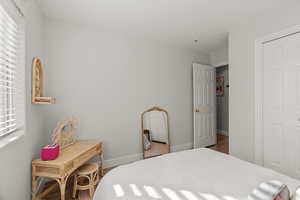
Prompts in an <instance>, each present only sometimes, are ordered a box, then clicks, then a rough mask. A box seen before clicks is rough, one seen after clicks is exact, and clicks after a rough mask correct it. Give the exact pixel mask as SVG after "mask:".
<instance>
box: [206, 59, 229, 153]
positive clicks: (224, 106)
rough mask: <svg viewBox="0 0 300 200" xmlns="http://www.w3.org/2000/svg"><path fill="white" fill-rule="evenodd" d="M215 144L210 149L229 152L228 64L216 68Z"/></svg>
mask: <svg viewBox="0 0 300 200" xmlns="http://www.w3.org/2000/svg"><path fill="white" fill-rule="evenodd" d="M216 116H217V119H216V126H217V128H216V129H217V131H216V133H217V144H216V145H214V146H212V147H210V148H211V149H214V150H217V151H220V152H223V153H227V154H228V153H229V132H228V130H229V128H228V127H229V73H228V65H223V66H220V67H217V68H216Z"/></svg>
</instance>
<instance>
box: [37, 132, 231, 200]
mask: <svg viewBox="0 0 300 200" xmlns="http://www.w3.org/2000/svg"><path fill="white" fill-rule="evenodd" d="M208 148H210V149H213V150H215V151H219V152H222V153H226V154H228V153H229V138H228V136H224V135H217V144H216V145H214V146H211V147H208ZM110 170H111V169H105V170H104V174H106V173H107V172H109V171H110ZM71 185H72V183H71V182H70V183H69V184H68V187H67V190H66V200H74V199H73V198H72V197H71V196H72V194H71V191H72V187H71ZM46 188H47V186H46ZM58 199H60V193H59V189H58V187H57V188H56V189H55V190H54V191H53V192H52V193H50V194H49V195H48V196H47V197H46V198H44V199H43V200H58ZM79 199H80V200H89V195H88V192H84V191H82V192H81V193H80V194H79Z"/></svg>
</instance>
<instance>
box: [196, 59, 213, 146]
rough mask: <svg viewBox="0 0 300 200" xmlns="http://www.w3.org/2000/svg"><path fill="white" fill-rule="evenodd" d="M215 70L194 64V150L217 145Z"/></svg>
mask: <svg viewBox="0 0 300 200" xmlns="http://www.w3.org/2000/svg"><path fill="white" fill-rule="evenodd" d="M215 73H216V72H215V68H213V67H210V66H206V65H200V64H193V89H194V110H193V112H194V148H200V147H207V146H211V145H214V144H216V93H215V84H216V83H215V80H216V75H215Z"/></svg>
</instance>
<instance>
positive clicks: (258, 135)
mask: <svg viewBox="0 0 300 200" xmlns="http://www.w3.org/2000/svg"><path fill="white" fill-rule="evenodd" d="M298 33H300V25H297V26H294V27H291V28H288V29H286V30H283V31H279V32H277V33H272V34H269V35H267V36H264V37H262V38H259V39H257V40H255V47H254V51H255V58H254V61H255V63H254V64H255V67H254V84H255V85H254V96H255V97H254V105H255V111H254V162H255V163H256V164H258V165H262V166H263V165H264V152H263V151H264V137H263V81H264V80H263V45H264V44H265V43H268V42H271V41H274V40H278V39H281V38H283V37H287V36H290V35H294V34H298Z"/></svg>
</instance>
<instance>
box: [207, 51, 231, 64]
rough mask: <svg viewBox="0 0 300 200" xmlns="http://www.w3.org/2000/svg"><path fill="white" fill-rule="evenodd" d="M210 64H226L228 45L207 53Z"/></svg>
mask: <svg viewBox="0 0 300 200" xmlns="http://www.w3.org/2000/svg"><path fill="white" fill-rule="evenodd" d="M209 56H210V64H211V65H212V66H214V67H219V66H223V65H228V47H227V46H226V47H224V48H220V49H218V50H215V51H212V52H210V54H209Z"/></svg>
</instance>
